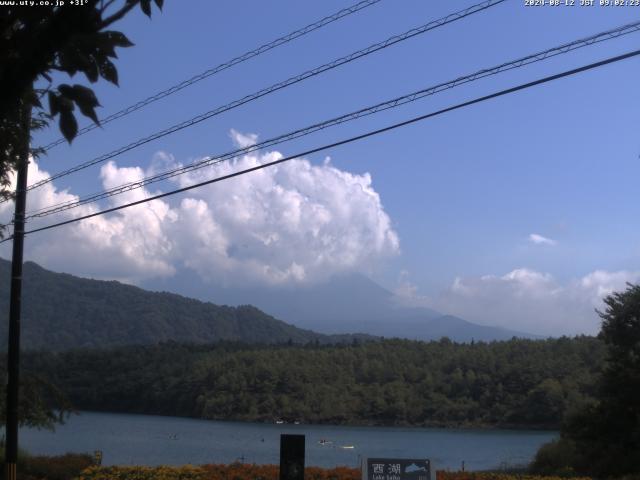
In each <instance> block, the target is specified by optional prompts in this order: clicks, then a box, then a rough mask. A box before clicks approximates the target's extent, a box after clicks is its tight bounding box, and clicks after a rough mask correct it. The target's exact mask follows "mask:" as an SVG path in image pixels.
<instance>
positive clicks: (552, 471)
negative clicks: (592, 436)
mask: <svg viewBox="0 0 640 480" xmlns="http://www.w3.org/2000/svg"><path fill="white" fill-rule="evenodd" d="M576 456H577V452H576V447H575V445H574V443H573V442H572V441H570V440H567V439H564V438H560V439H558V440H553V441H551V442H549V443H545V444H544V445H542V447H540V449H539V450H538V452H537V453H536V456H535V458H534V459H533V462H531V465H529V471H530V472H531V473H532V474H534V475H542V476H551V475H553V476H559V477H573V476H576V473H575V471H574V470H573V467H572V465H575V464H576Z"/></svg>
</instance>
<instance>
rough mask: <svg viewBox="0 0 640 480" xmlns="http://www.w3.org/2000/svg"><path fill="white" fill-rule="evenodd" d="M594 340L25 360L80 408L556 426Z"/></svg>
mask: <svg viewBox="0 0 640 480" xmlns="http://www.w3.org/2000/svg"><path fill="white" fill-rule="evenodd" d="M603 357H604V348H603V346H602V344H601V342H600V341H599V340H597V339H595V338H592V337H578V338H575V339H569V338H561V339H550V340H515V339H514V340H511V341H508V342H492V343H473V344H455V343H452V342H450V341H448V340H446V339H444V340H441V341H439V342H430V343H424V342H414V341H405V340H385V341H382V342H370V343H364V344H353V345H343V346H318V345H315V344H313V343H311V344H309V345H307V346H246V345H244V346H243V345H239V344H218V345H213V346H203V345H199V346H198V345H180V344H175V343H170V344H164V345H159V346H153V347H125V348H118V349H114V350H110V351H96V350H82V351H74V352H65V353H39V354H34V353H31V354H28V355H26V356H25V360H24V362H25V367H26V368H27V369H29V370H31V371H35V372H38V373H40V374H42V375H44V376H46V377H48V378H50V379H51V380H52V381H53V382H54V383H55V384H57V385H58V386H60V387H61V388H62V390H63V391H66V392H67V393H68V395H69V397H70V399H71V401H72V403H73V404H74V405H75V407H77V408H79V409H87V410H103V411H114V412H136V413H153V414H165V415H179V416H192V417H199V418H208V419H225V420H228V419H237V420H251V421H268V422H271V421H274V420H275V419H276V418H284V419H287V420H299V421H302V422H309V423H337V424H346V423H350V424H379V425H391V424H394V425H429V426H495V427H516V426H524V427H533V428H557V427H558V426H559V424H560V422H561V420H562V418H563V415H564V414H565V413H566V412H567V411H569V410H571V409H574V408H576V407H578V406H580V405H581V404H583V403H584V402H585V400H587V399H588V398H589V397H590V396H591V395H592V393H593V388H594V387H593V385H594V381H595V378H596V376H597V375H598V372H599V370H600V369H601V367H602V364H603Z"/></svg>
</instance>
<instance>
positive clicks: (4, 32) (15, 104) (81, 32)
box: [0, 0, 163, 198]
mask: <svg viewBox="0 0 640 480" xmlns="http://www.w3.org/2000/svg"><path fill="white" fill-rule="evenodd" d="M15 3H16V4H17V5H13V6H11V5H9V6H3V7H2V9H1V10H0V195H2V196H3V197H5V198H6V197H8V196H9V195H10V192H9V191H8V190H7V187H8V185H9V182H10V178H9V173H10V172H11V170H14V169H15V168H16V166H17V165H18V162H19V160H20V158H21V156H22V146H23V145H24V143H25V141H27V142H28V141H29V140H30V133H31V131H32V130H33V129H37V128H42V127H44V126H46V125H47V124H48V123H49V121H51V120H55V119H57V121H58V125H59V128H60V131H61V132H62V134H63V135H64V137H65V138H66V139H67V141H69V142H71V141H72V140H73V138H74V137H75V136H76V134H77V131H78V122H77V119H76V114H75V110H76V108H77V109H78V110H79V111H80V113H82V114H83V115H84V116H86V117H88V118H90V119H91V120H92V121H93V122H96V123H98V122H99V120H98V116H97V114H96V111H95V109H96V108H97V107H98V106H100V103H99V101H98V99H97V98H96V96H95V94H94V93H93V90H91V88H88V87H87V86H84V85H81V84H77V83H76V84H73V85H71V84H66V83H60V84H58V85H54V83H55V82H54V79H53V75H54V74H66V75H68V76H69V77H74V76H75V75H76V74H77V73H82V74H84V75H85V77H86V79H87V80H88V81H89V82H90V83H95V82H97V81H98V79H99V78H103V79H105V80H107V81H108V82H111V83H113V84H116V85H117V84H118V70H117V68H116V66H115V64H114V63H113V59H115V58H116V57H117V54H116V48H117V47H129V46H131V45H133V44H132V43H131V42H130V41H129V39H128V38H127V37H126V36H125V35H124V34H123V33H122V32H118V31H113V30H109V28H110V27H111V26H112V25H113V24H114V23H115V22H117V21H118V20H120V19H122V18H123V17H124V16H125V15H127V13H129V12H130V11H131V10H132V9H133V8H134V7H135V6H136V5H138V4H139V5H140V7H141V9H142V11H143V12H144V13H145V14H146V15H148V16H151V0H123V1H120V2H118V1H117V0H107V1H104V0H102V1H101V0H88V1H87V2H85V4H83V5H76V6H74V5H69V4H68V3H67V4H66V5H63V6H57V7H52V6H21V5H19V3H20V2H15ZM155 3H156V5H157V6H158V8H162V4H163V1H162V0H155ZM44 97H46V99H47V103H48V108H45V106H44V105H43V98H44ZM31 110H33V111H34V113H33V116H32V119H31V121H30V125H29V128H27V129H25V128H24V125H23V122H21V120H22V118H23V117H24V115H25V112H30V111H31ZM39 153H42V152H41V151H39V150H37V149H35V150H33V151H32V154H35V155H37V154H39Z"/></svg>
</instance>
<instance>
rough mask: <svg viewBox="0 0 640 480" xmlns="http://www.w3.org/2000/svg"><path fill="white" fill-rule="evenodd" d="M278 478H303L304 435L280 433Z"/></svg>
mask: <svg viewBox="0 0 640 480" xmlns="http://www.w3.org/2000/svg"><path fill="white" fill-rule="evenodd" d="M279 480H304V435H285V434H283V435H280V479H279Z"/></svg>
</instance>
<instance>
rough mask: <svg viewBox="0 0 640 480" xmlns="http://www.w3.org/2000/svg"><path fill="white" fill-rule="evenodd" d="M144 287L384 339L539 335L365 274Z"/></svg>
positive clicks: (182, 276) (190, 279)
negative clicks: (440, 305) (401, 291)
mask: <svg viewBox="0 0 640 480" xmlns="http://www.w3.org/2000/svg"><path fill="white" fill-rule="evenodd" d="M145 287H146V288H149V289H158V290H163V289H166V290H171V291H177V292H180V293H182V294H183V295H189V296H196V297H198V298H200V299H203V300H209V301H213V302H216V303H225V304H229V305H241V304H245V303H251V304H252V305H256V306H257V307H258V308H260V309H262V310H264V311H266V312H269V313H270V314H272V315H274V316H275V317H277V318H280V319H282V320H284V321H285V322H288V323H291V324H293V325H296V326H297V327H300V328H306V329H311V330H314V331H316V332H321V333H325V334H328V333H343V334H344V333H350V332H364V333H367V334H370V335H377V336H384V337H401V338H409V339H417V340H439V339H440V338H442V337H449V338H450V339H451V340H454V341H458V342H469V341H471V340H476V341H492V340H508V339H511V338H513V337H519V338H538V337H535V336H534V335H530V334H527V333H523V332H518V331H514V330H508V329H505V328H501V327H492V326H482V325H477V324H474V323H471V322H468V321H466V320H463V319H461V318H458V317H454V316H451V315H444V314H442V313H440V312H437V311H435V310H432V309H429V308H423V307H408V306H406V305H403V301H402V299H400V298H398V297H397V296H396V295H394V294H393V293H392V292H390V291H389V290H386V289H385V288H383V287H381V286H380V285H378V284H377V283H375V282H374V281H372V280H370V279H369V278H367V277H365V276H364V275H361V274H345V275H337V276H334V277H333V278H331V279H330V280H329V281H327V282H324V283H320V284H315V285H309V286H298V287H296V288H292V287H280V288H277V287H271V288H269V287H261V288H237V287H234V288H222V287H217V286H211V285H208V284H206V283H204V282H202V280H200V279H199V278H198V277H197V276H196V275H195V274H192V273H190V272H187V271H181V272H179V273H178V275H177V276H176V277H172V278H170V279H165V280H155V281H153V282H147V283H146V284H145Z"/></svg>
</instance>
